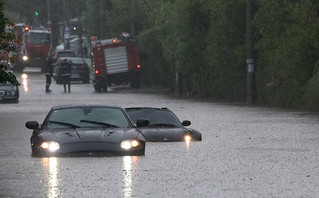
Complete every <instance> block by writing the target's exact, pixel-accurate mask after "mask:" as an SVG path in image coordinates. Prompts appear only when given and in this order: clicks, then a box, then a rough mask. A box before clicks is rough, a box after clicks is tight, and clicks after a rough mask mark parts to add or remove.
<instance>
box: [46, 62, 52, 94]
mask: <svg viewBox="0 0 319 198" xmlns="http://www.w3.org/2000/svg"><path fill="white" fill-rule="evenodd" d="M52 75H53V66H52V57H50V58H49V60H48V65H47V68H46V72H45V92H47V93H50V92H52V91H51V90H50V85H51V81H52Z"/></svg>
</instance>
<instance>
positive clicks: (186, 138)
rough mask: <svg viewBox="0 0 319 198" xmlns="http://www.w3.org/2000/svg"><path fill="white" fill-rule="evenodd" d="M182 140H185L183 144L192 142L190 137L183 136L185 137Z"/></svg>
mask: <svg viewBox="0 0 319 198" xmlns="http://www.w3.org/2000/svg"><path fill="white" fill-rule="evenodd" d="M184 140H185V142H190V141H191V140H192V136H190V135H185V136H184Z"/></svg>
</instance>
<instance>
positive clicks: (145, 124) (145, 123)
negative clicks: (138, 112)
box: [136, 119, 150, 127]
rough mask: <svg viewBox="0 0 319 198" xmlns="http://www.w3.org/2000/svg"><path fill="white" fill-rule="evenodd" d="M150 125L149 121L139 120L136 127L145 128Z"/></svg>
mask: <svg viewBox="0 0 319 198" xmlns="http://www.w3.org/2000/svg"><path fill="white" fill-rule="evenodd" d="M149 123H150V121H149V120H148V119H138V120H136V126H137V127H145V126H147V125H148V124H149Z"/></svg>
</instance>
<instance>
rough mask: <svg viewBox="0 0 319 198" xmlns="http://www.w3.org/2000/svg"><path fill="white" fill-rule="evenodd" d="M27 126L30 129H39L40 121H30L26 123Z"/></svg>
mask: <svg viewBox="0 0 319 198" xmlns="http://www.w3.org/2000/svg"><path fill="white" fill-rule="evenodd" d="M25 126H26V127H27V128H28V129H38V128H39V123H38V122H37V121H29V122H27V123H25Z"/></svg>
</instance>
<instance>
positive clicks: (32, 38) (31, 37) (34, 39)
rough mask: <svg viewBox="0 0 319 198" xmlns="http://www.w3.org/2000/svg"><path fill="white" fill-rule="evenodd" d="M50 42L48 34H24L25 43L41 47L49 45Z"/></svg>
mask: <svg viewBox="0 0 319 198" xmlns="http://www.w3.org/2000/svg"><path fill="white" fill-rule="evenodd" d="M50 42H51V34H49V33H35V32H29V33H27V34H26V43H29V44H34V45H41V44H49V43H50Z"/></svg>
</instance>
